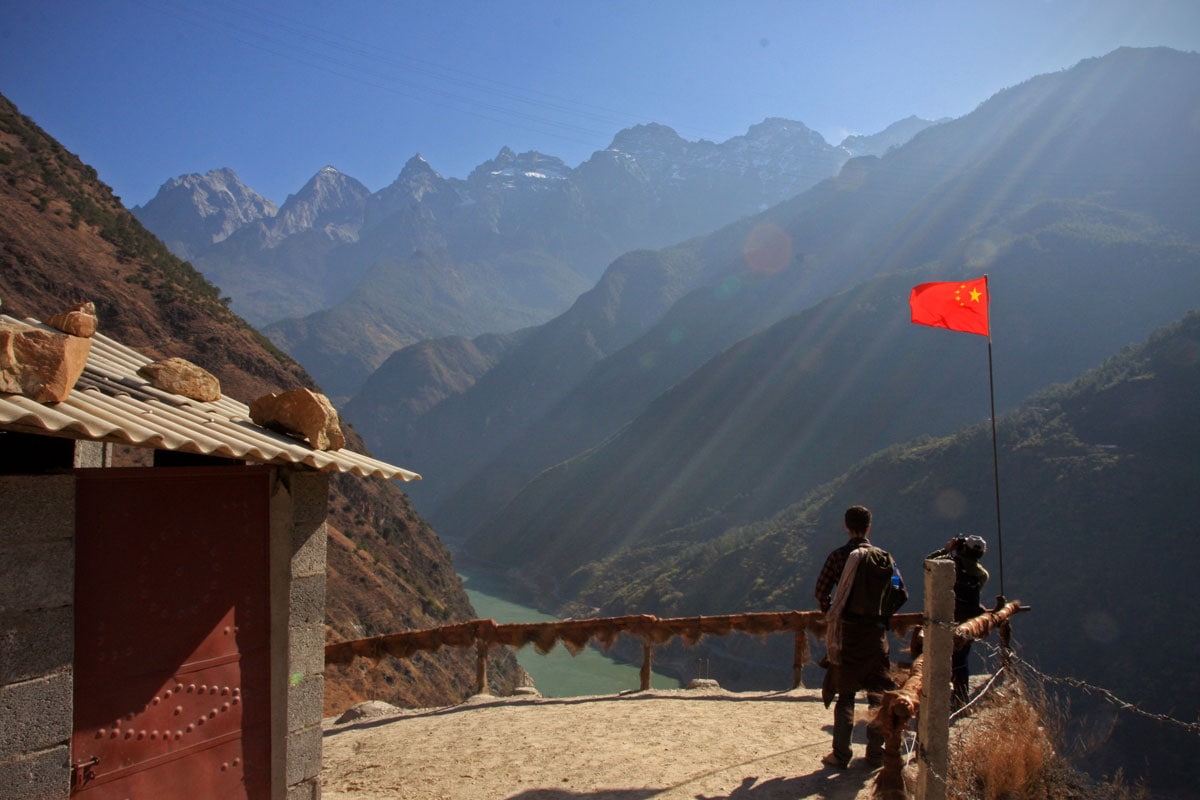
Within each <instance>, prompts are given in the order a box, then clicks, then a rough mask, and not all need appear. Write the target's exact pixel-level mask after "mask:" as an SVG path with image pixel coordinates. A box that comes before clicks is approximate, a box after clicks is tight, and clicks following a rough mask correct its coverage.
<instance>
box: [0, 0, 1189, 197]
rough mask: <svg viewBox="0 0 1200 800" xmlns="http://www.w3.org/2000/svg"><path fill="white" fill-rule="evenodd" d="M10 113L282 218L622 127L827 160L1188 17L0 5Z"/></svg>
mask: <svg viewBox="0 0 1200 800" xmlns="http://www.w3.org/2000/svg"><path fill="white" fill-rule="evenodd" d="M0 12H2V17H0V19H2V20H3V24H0V93H2V94H4V95H5V96H6V97H8V98H9V99H10V100H12V101H13V102H14V103H16V104H17V106H18V107H19V108H20V109H21V111H22V112H23V113H24V114H26V115H27V116H29V117H31V118H32V119H33V120H34V121H35V122H37V123H38V124H39V125H41V126H42V128H44V129H45V130H46V131H47V132H48V133H50V135H52V136H54V137H55V138H57V139H58V140H59V141H60V142H62V143H63V144H64V145H65V146H66V147H67V148H68V149H70V150H71V151H72V152H74V153H76V154H78V155H79V156H80V157H81V158H82V159H83V160H84V161H86V162H87V163H89V164H91V165H92V166H94V167H95V168H96V169H97V171H98V172H99V174H100V178H101V179H102V180H104V181H105V182H106V183H108V184H109V185H110V186H112V187H113V189H114V190H115V191H116V193H117V194H118V195H120V196H121V197H122V199H123V200H124V202H125V204H126V205H127V206H130V207H132V206H134V205H137V204H142V203H145V202H146V201H148V200H149V199H150V198H151V197H152V196H153V195H154V193H155V192H156V191H157V189H158V187H159V186H160V185H161V184H162V183H163V182H164V181H166V180H168V179H169V178H172V177H175V176H178V175H182V174H186V173H190V172H206V171H208V170H210V169H215V168H217V167H231V168H232V169H233V170H234V171H236V172H237V173H238V175H239V176H240V177H241V178H242V180H243V181H244V182H246V183H247V184H248V185H250V186H251V187H253V188H255V189H257V190H258V191H259V192H261V193H263V194H264V195H266V196H267V197H269V198H270V199H272V200H274V201H275V202H277V203H282V202H283V200H284V199H285V198H286V197H287V195H288V194H290V193H293V192H295V191H297V190H298V189H300V187H301V186H303V184H304V183H305V181H307V180H308V179H309V178H310V177H312V175H313V174H315V173H316V172H317V170H319V169H320V168H321V167H323V166H325V165H326V164H331V165H333V166H334V167H337V168H338V169H339V170H341V171H342V172H345V173H346V174H348V175H351V176H353V177H355V178H357V179H358V180H360V181H362V182H363V183H364V184H366V185H367V187H368V188H369V189H371V190H372V191H376V190H378V189H381V188H383V187H384V186H386V185H387V184H389V183H391V182H392V181H393V180H394V179H395V177H396V175H397V174H398V173H399V171H400V169H401V168H402V167H403V165H404V162H405V161H407V160H408V158H409V157H410V156H412V155H413V154H415V153H420V154H422V155H423V156H424V157H425V158H426V159H427V160H428V161H429V162H430V164H432V166H433V167H434V168H435V169H436V170H438V172H440V173H441V174H443V175H445V176H453V177H465V176H466V175H467V173H468V172H469V171H470V170H471V169H472V168H473V167H474V166H476V165H478V164H479V163H481V162H483V161H486V160H488V159H490V158H492V157H494V156H495V154H496V153H497V152H498V151H499V149H500V148H501V147H503V146H508V147H511V148H512V149H514V150H516V151H518V152H523V151H526V150H538V151H540V152H543V153H546V154H549V155H554V156H558V157H559V158H562V159H563V160H564V161H566V162H567V164H568V165H569V166H572V167H574V166H577V165H578V164H579V163H581V162H582V161H584V160H586V159H587V158H588V156H590V155H591V153H592V152H594V151H596V150H599V149H602V148H604V147H606V146H607V145H608V144H609V142H610V141H611V140H612V137H613V134H615V133H616V132H617V131H619V130H620V129H622V128H626V127H629V126H631V125H636V124H639V123H645V122H659V123H662V124H665V125H669V126H670V127H672V128H674V129H675V130H676V131H677V132H678V133H679V134H680V135H682V136H683V137H685V138H687V139H692V140H695V139H710V140H713V141H724V140H725V139H728V138H730V137H732V136H737V135H739V134H743V133H745V132H746V129H747V128H749V126H750V125H752V124H754V123H756V122H761V121H762V120H763V119H765V118H767V117H786V118H788V119H793V120H799V121H801V122H803V123H805V124H806V125H808V126H809V127H811V128H813V129H814V130H817V131H818V132H820V133H821V134H822V135H824V136H825V138H826V139H827V140H829V141H830V142H831V143H835V144H836V143H837V142H839V141H840V140H841V138H842V137H843V136H844V135H846V134H847V133H874V132H877V131H879V130H881V129H883V128H884V127H886V126H887V125H888V124H890V123H892V122H894V121H896V120H898V119H902V118H904V117H907V116H909V115H911V114H916V115H918V116H922V117H926V118H930V119H933V118H939V117H946V116H950V117H956V116H961V115H963V114H966V113H969V112H970V111H971V110H972V109H973V108H975V106H977V105H978V104H979V103H981V102H983V101H984V100H986V99H987V98H988V97H990V96H991V95H992V94H994V93H995V92H997V91H999V90H1000V89H1003V88H1006V87H1008V86H1013V85H1016V84H1018V83H1021V82H1022V81H1024V80H1026V79H1028V78H1031V77H1033V76H1034V75H1038V74H1041V73H1045V72H1053V71H1057V70H1061V69H1065V68H1068V67H1070V66H1072V65H1074V64H1075V63H1077V62H1079V61H1080V60H1082V59H1084V58H1091V57H1095V56H1101V55H1104V54H1105V53H1108V52H1110V51H1112V50H1114V49H1116V48H1117V47H1120V46H1158V45H1162V46H1168V47H1174V48H1176V49H1180V50H1193V51H1194V50H1200V2H1197V1H1196V0H1003V1H1002V2H993V0H888V1H886V2H885V1H884V0H857V1H856V0H840V1H837V2H835V1H834V0H829V1H826V0H792V1H791V2H783V1H782V0H722V1H721V2H717V1H716V0H686V1H685V0H642V1H641V2H625V1H624V0H606V1H605V2H590V1H589V0H574V1H572V2H568V0H557V2H550V0H528V1H524V0H520V1H518V0H493V1H492V2H477V1H473V0H439V1H438V2H420V3H418V2H411V1H409V0H404V1H403V2H398V1H395V0H337V1H336V2H334V1H332V0H329V1H327V2H317V0H294V2H277V3H268V2H265V0H247V2H233V1H232V0H144V1H142V0H110V1H108V2H102V1H101V0H86V1H85V0H0Z"/></svg>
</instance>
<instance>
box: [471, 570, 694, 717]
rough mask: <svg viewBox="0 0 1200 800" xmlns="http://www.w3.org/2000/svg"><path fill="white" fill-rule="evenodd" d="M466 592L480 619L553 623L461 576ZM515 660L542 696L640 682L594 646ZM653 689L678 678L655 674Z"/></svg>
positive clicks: (609, 690) (612, 689)
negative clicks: (576, 650) (530, 676)
mask: <svg viewBox="0 0 1200 800" xmlns="http://www.w3.org/2000/svg"><path fill="white" fill-rule="evenodd" d="M460 577H461V578H462V580H463V585H464V586H465V587H466V589H467V597H468V598H470V600H471V605H473V606H474V607H475V613H476V614H478V615H479V618H480V619H494V620H495V621H496V622H500V623H504V622H552V621H554V619H555V618H554V617H551V616H548V615H546V614H543V613H541V612H539V611H537V610H536V609H532V608H528V607H527V606H522V605H517V604H516V603H511V602H509V601H508V600H504V599H502V598H500V597H497V596H495V595H494V594H489V593H488V592H486V591H483V588H484V587H486V588H487V589H488V590H489V591H495V589H494V588H493V587H491V586H489V585H487V584H486V583H484V582H483V581H481V580H479V581H477V580H475V579H473V578H471V577H469V576H467V575H460ZM516 655H517V661H518V662H520V664H521V666H522V667H524V668H525V671H526V672H528V673H529V674H530V675H532V676H533V682H534V683H535V684H536V685H537V688H538V691H539V692H541V693H542V696H543V697H579V696H581V695H593V694H617V693H619V692H624V691H630V690H634V691H636V690H637V688H638V686H639V685H640V683H641V678H640V676H639V670H638V668H637V667H636V666H631V665H629V664H622V663H620V662H617V661H614V660H613V659H611V658H609V657H608V656H606V655H604V653H603V652H602V651H600V650H598V649H597V648H595V647H587V648H584V650H583V651H582V652H580V653H579V655H577V656H573V655H571V653H570V651H568V650H567V649H566V648H565V647H563V646H562V645H561V644H556V645H555V646H554V649H553V650H551V651H550V652H549V653H547V654H546V655H542V654H541V653H539V652H538V651H537V649H536V648H534V646H533V645H527V646H525V647H522V648H521V649H520V650H517V651H516ZM650 683H651V685H652V686H653V687H654V688H655V689H678V688H679V686H680V683H679V681H678V680H677V679H675V678H673V677H670V676H667V675H661V674H659V673H657V672H656V673H654V675H653V676H652V677H651V679H650Z"/></svg>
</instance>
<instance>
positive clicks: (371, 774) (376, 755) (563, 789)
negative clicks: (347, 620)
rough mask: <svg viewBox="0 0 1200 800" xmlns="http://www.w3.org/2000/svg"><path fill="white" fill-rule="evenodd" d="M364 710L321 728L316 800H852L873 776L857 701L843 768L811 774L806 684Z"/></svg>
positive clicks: (865, 792)
mask: <svg viewBox="0 0 1200 800" xmlns="http://www.w3.org/2000/svg"><path fill="white" fill-rule="evenodd" d="M364 711H365V709H364ZM380 711H382V713H381V714H380ZM373 713H376V714H380V715H378V716H367V717H364V718H362V719H359V720H356V721H353V722H347V723H343V724H338V723H336V722H334V721H333V720H329V721H327V722H326V726H325V727H326V730H325V740H324V768H323V770H322V773H321V779H322V784H323V788H322V792H323V795H322V796H323V797H324V798H326V800H343V799H345V800H350V799H353V800H376V799H378V800H383V798H388V799H389V800H392V799H393V798H404V799H406V800H491V799H492V798H497V799H500V798H504V799H506V800H514V799H519V800H535V799H536V800H569V799H575V800H578V799H580V798H587V799H588V800H642V798H663V799H664V800H683V798H688V800H717V798H730V800H733V799H735V798H736V800H783V798H788V800H793V799H794V798H825V799H827V800H866V798H868V797H870V794H871V788H872V785H873V782H874V778H875V775H876V773H877V771H876V770H873V769H871V768H870V767H869V766H868V764H867V762H866V761H865V760H864V759H863V758H861V756H862V754H863V749H864V747H863V744H864V743H865V741H866V729H865V713H866V704H865V702H864V701H861V700H860V706H859V716H860V722H859V724H858V725H857V726H856V727H855V732H854V750H855V755H856V758H855V760H854V761H852V762H851V765H850V768H849V769H847V770H845V771H841V772H838V771H833V770H829V769H827V768H825V767H823V765H822V764H821V756H823V755H825V754H826V753H828V752H829V749H830V737H831V731H832V723H833V710H832V709H826V708H825V707H824V706H823V705H822V704H821V700H820V696H819V691H817V690H813V689H797V690H794V691H791V692H770V693H756V692H743V693H733V692H726V691H723V690H721V689H719V688H715V687H705V688H700V689H678V690H666V691H663V690H651V691H649V692H635V693H627V694H622V695H615V696H614V695H607V696H600V697H573V698H562V699H550V698H540V697H521V696H518V697H512V698H497V697H490V696H487V695H480V696H476V697H473V698H471V699H470V700H468V701H467V702H466V703H463V704H462V705H457V706H451V707H447V708H436V709H420V710H400V709H395V708H392V707H383V708H382V709H375V711H374V712H373Z"/></svg>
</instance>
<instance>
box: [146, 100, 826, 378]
mask: <svg viewBox="0 0 1200 800" xmlns="http://www.w3.org/2000/svg"><path fill="white" fill-rule="evenodd" d="M848 157H849V153H848V151H846V150H845V149H844V148H839V147H834V146H832V145H829V144H828V143H826V142H825V140H824V139H823V138H822V137H821V136H820V135H819V134H817V133H816V132H814V131H812V130H810V129H808V128H807V127H805V126H804V125H803V124H801V123H798V122H792V121H788V120H782V119H769V120H766V121H764V122H762V123H759V124H757V125H755V126H752V127H751V128H750V130H749V131H748V132H747V133H746V134H745V135H743V136H737V137H733V138H732V139H730V140H728V141H726V142H723V143H720V144H717V143H713V142H708V141H699V142H689V141H686V140H684V139H683V138H682V137H680V136H679V135H678V134H676V133H675V132H674V131H673V130H671V129H670V128H668V127H666V126H663V125H654V124H650V125H639V126H636V127H634V128H630V129H628V130H625V131H621V132H619V133H618V134H617V135H616V136H615V137H614V139H613V141H612V144H611V145H610V146H609V147H608V148H607V149H605V150H602V151H598V152H597V153H595V154H593V156H592V157H591V158H589V159H588V160H587V161H585V162H584V163H583V164H580V165H579V166H578V167H577V168H574V169H572V168H570V167H569V166H568V165H566V164H565V163H564V162H562V160H561V159H558V158H555V157H553V156H548V155H545V154H541V153H537V152H528V153H520V154H518V153H515V152H513V151H512V150H511V149H509V148H502V149H501V150H500V151H499V152H498V153H497V155H496V157H495V158H493V159H491V160H489V161H487V162H485V163H483V164H481V165H479V166H478V167H477V168H475V169H474V170H472V172H471V174H470V175H469V176H468V177H467V178H466V179H465V180H462V179H455V178H445V177H443V176H441V175H440V174H438V173H437V171H436V170H434V169H433V168H432V166H430V165H429V164H428V163H427V162H425V161H424V159H422V158H420V157H419V156H414V157H413V158H411V159H409V161H408V162H407V163H406V164H405V166H404V168H403V169H402V171H401V172H400V174H399V176H398V177H397V179H396V180H395V181H394V182H393V183H392V184H390V185H388V186H386V187H384V188H383V189H381V190H379V191H378V192H374V193H368V195H367V196H366V197H365V199H364V198H363V197H362V192H363V191H365V189H361V188H355V190H354V191H349V190H342V191H341V192H340V193H339V192H334V191H327V192H325V197H326V198H327V199H331V200H334V201H337V200H344V203H343V204H342V205H338V204H337V202H324V205H323V206H322V208H323V209H324V212H323V213H324V214H326V215H331V217H332V218H331V219H325V218H324V217H321V216H319V215H316V214H315V213H313V212H311V211H310V212H307V213H304V214H301V213H300V212H299V210H298V209H297V210H296V211H293V210H292V209H291V207H290V206H291V205H292V204H293V203H294V201H296V199H297V198H299V197H300V196H301V195H309V194H311V190H310V189H309V187H306V190H305V191H303V192H301V193H300V194H298V195H297V196H295V197H293V198H289V200H288V201H287V202H286V203H285V204H284V206H283V208H281V209H280V212H279V215H278V217H279V218H283V217H287V218H288V220H289V222H288V224H286V225H281V224H280V223H279V222H278V220H276V221H272V220H256V221H255V222H254V223H252V224H250V225H248V226H247V227H246V229H245V230H244V231H240V232H238V233H236V234H234V235H231V236H228V237H226V238H225V239H224V240H222V241H221V242H218V243H215V244H209V245H206V246H205V245H204V244H203V243H200V242H197V243H193V244H192V245H190V248H189V250H191V249H196V248H203V249H202V250H201V252H198V253H197V254H196V255H195V256H194V257H193V259H192V260H193V262H194V263H195V265H196V266H197V268H199V269H200V270H201V271H202V272H203V273H204V274H205V275H206V276H207V277H208V278H209V279H210V280H213V281H214V282H216V283H218V284H219V285H220V286H221V287H222V289H223V290H224V291H226V292H227V293H228V294H229V296H230V297H231V298H232V307H233V308H234V310H236V311H238V312H240V313H243V314H244V315H245V316H246V317H247V318H248V319H249V320H250V321H251V322H253V323H255V324H256V325H259V326H260V327H261V328H262V329H263V330H265V331H266V332H267V333H268V335H269V336H270V337H271V338H272V340H273V341H275V342H276V344H278V345H279V346H280V347H282V348H283V349H284V350H286V351H287V352H289V353H290V354H292V355H293V356H295V357H297V358H299V359H300V360H301V361H302V362H303V363H305V364H306V365H308V366H309V369H310V370H312V371H313V373H314V375H315V376H316V378H317V379H318V380H319V381H320V382H321V384H322V385H323V386H326V387H327V388H328V389H330V390H331V394H333V395H335V396H346V395H349V394H350V393H352V392H353V391H354V390H356V389H357V388H358V386H360V385H361V383H362V381H363V380H364V379H365V378H366V376H367V375H369V374H370V372H372V371H373V370H374V369H375V368H377V367H378V366H379V364H381V363H382V362H383V360H384V359H386V358H387V356H388V355H390V354H391V353H392V352H394V351H395V350H397V349H399V348H400V347H403V346H405V345H407V344H411V343H413V342H416V341H420V340H422V339H432V338H438V337H442V336H447V335H459V336H466V337H474V336H477V335H480V334H482V333H490V332H495V333H503V332H507V331H513V330H517V329H519V328H522V327H527V326H529V325H533V324H538V323H540V322H544V321H545V320H546V319H549V318H550V317H551V316H553V315H554V314H557V313H559V312H561V311H562V310H564V309H566V308H567V307H568V306H569V305H570V304H571V303H572V302H573V301H574V300H575V298H576V297H578V295H579V294H580V293H582V292H583V291H585V290H586V289H587V288H588V287H589V286H590V285H592V284H593V283H594V282H595V280H596V278H597V277H598V276H599V275H600V273H601V271H602V270H603V269H604V268H605V267H606V266H607V265H608V264H609V263H610V262H611V261H612V260H613V259H615V258H617V257H618V256H619V255H620V254H621V253H624V252H628V251H630V250H634V249H638V248H644V247H661V246H663V245H666V244H669V243H671V242H675V241H681V240H684V239H687V238H689V237H691V236H695V235H697V234H701V233H706V232H708V231H709V230H712V229H713V228H715V227H718V226H720V225H723V224H725V223H727V222H729V221H730V220H733V219H737V218H738V217H742V216H745V215H747V214H752V213H755V212H758V211H761V210H762V209H764V208H767V207H769V206H771V205H774V204H775V203H778V202H779V201H781V200H783V199H785V198H787V197H790V196H792V195H794V194H796V193H798V192H800V191H802V190H803V189H805V188H807V187H809V186H811V185H813V184H814V183H816V182H818V181H820V180H824V179H826V178H828V177H830V176H831V175H833V174H834V173H835V172H836V171H837V169H838V168H839V167H840V165H841V164H842V163H843V162H844V161H845V160H846V159H847V158H848ZM331 170H332V168H328V167H327V168H326V169H325V170H322V173H320V174H319V175H318V176H317V177H316V178H314V181H317V180H318V179H319V178H321V177H322V176H323V175H324V176H325V177H326V180H328V178H329V177H330V171H331ZM333 174H336V172H335V171H334V172H333ZM342 181H343V182H349V181H353V179H350V178H348V177H347V176H342ZM355 183H356V182H355ZM312 185H313V184H312V182H310V186H312ZM358 186H359V187H361V184H359V185H358ZM156 206H157V200H152V201H151V202H150V203H147V205H146V207H145V208H144V209H142V210H140V211H139V213H141V214H143V215H144V216H146V218H150V216H149V215H150V213H151V212H153V211H155V210H156ZM306 208H307V206H306ZM156 218H157V217H156ZM177 227H179V226H177ZM252 230H253V231H255V233H253V234H251V233H249V231H252ZM161 233H162V235H163V236H164V237H165V238H167V239H168V240H174V239H178V238H179V234H177V233H173V232H172V231H171V230H169V229H168V228H167V227H165V226H164V228H163V229H162V231H161ZM480 287H486V289H484V290H482V291H481V290H480ZM383 298H386V301H383V300H382V299H383ZM280 315H283V316H286V317H288V319H282V320H281V319H280V318H279V317H280Z"/></svg>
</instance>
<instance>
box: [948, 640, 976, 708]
mask: <svg viewBox="0 0 1200 800" xmlns="http://www.w3.org/2000/svg"><path fill="white" fill-rule="evenodd" d="M970 655H971V643H970V642H967V643H966V644H964V645H963V646H962V649H960V650H955V651H954V655H953V656H952V657H951V661H950V683H951V685H952V686H953V687H954V689H953V693H952V694H951V696H950V705H951V707H952V708H954V709H959V708H962V707H963V706H965V705H966V704H967V697H968V696H969V695H970V693H971V689H970V680H971V667H970V665H969V664H968V663H967V659H968V658H969V657H970Z"/></svg>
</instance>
